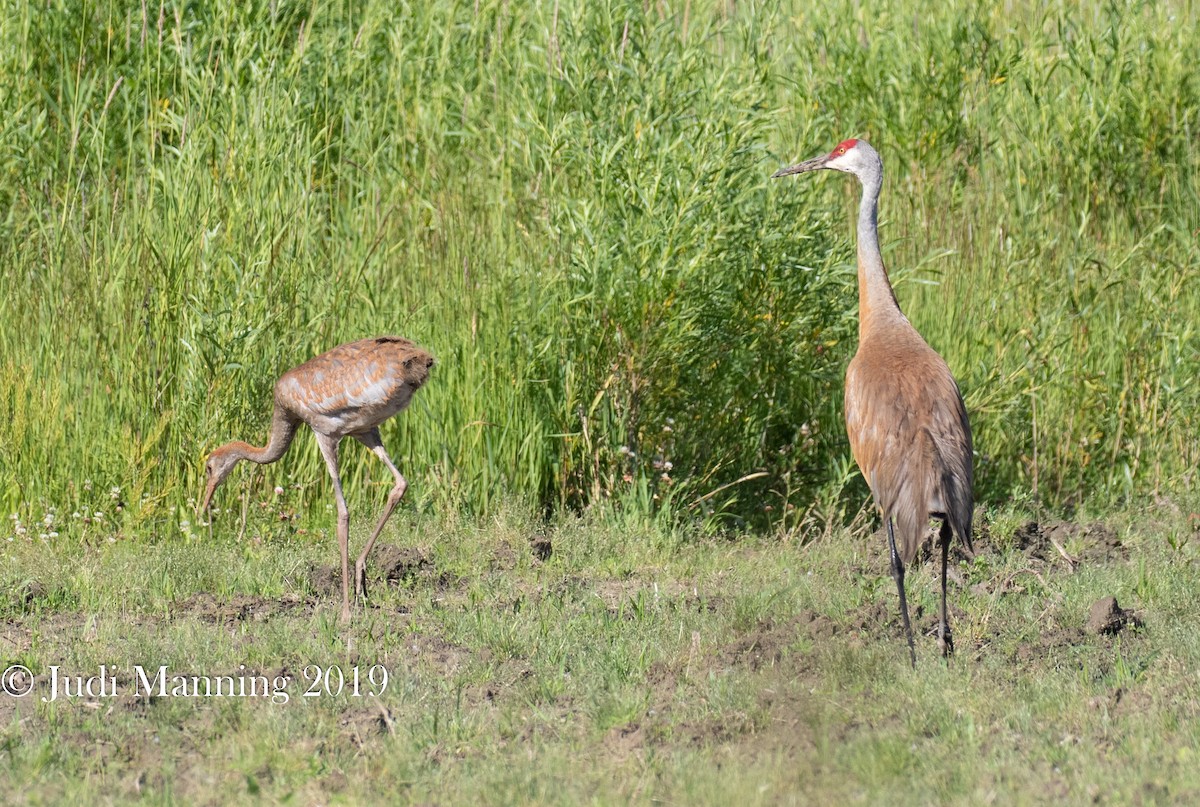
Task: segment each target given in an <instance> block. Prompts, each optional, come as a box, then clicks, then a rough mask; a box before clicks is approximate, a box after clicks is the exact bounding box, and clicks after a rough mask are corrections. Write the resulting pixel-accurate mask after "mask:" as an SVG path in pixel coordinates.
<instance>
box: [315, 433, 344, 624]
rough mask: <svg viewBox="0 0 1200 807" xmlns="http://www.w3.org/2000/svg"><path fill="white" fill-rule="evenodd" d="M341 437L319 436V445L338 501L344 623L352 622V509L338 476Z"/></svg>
mask: <svg viewBox="0 0 1200 807" xmlns="http://www.w3.org/2000/svg"><path fill="white" fill-rule="evenodd" d="M340 442H341V438H340V437H330V436H328V435H325V434H318V435H317V445H319V446H320V447H321V456H323V457H324V458H325V465H326V467H327V468H329V476H330V478H331V479H333V496H334V498H335V499H336V500H337V514H338V520H337V538H338V548H339V549H341V550H342V621H343V622H349V621H350V508H348V507H347V506H346V497H345V496H343V495H342V479H341V477H340V476H339V475H338V443H340Z"/></svg>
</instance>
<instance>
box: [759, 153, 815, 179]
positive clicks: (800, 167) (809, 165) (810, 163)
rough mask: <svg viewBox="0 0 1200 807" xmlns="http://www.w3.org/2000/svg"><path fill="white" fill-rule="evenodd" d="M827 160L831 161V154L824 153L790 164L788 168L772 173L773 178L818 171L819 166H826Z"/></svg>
mask: <svg viewBox="0 0 1200 807" xmlns="http://www.w3.org/2000/svg"><path fill="white" fill-rule="evenodd" d="M827 162H829V155H828V154H822V155H821V156H820V157H813V158H812V159H811V160H805V161H804V162H802V163H796V164H795V165H789V166H788V167H787V168H780V169H779V170H778V171H776V172H775V173H774V174H771V178H772V179H774V178H775V177H786V176H789V175H791V174H803V173H804V172H805V171H816V170H817V169H818V168H824V167H825V163H827Z"/></svg>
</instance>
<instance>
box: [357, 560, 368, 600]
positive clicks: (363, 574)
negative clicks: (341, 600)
mask: <svg viewBox="0 0 1200 807" xmlns="http://www.w3.org/2000/svg"><path fill="white" fill-rule="evenodd" d="M354 595H355V596H356V597H358V598H360V599H364V600H365V599H366V598H367V564H366V563H364V562H363V561H361V560H360V561H359V562H358V563H356V564H354Z"/></svg>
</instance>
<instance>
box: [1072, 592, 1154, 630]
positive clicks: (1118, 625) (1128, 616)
mask: <svg viewBox="0 0 1200 807" xmlns="http://www.w3.org/2000/svg"><path fill="white" fill-rule="evenodd" d="M1142 625H1143V623H1142V620H1141V617H1139V616H1138V615H1137V614H1135V613H1134V612H1133V611H1130V610H1127V609H1125V608H1122V607H1121V606H1120V605H1118V604H1117V598H1116V597H1101V598H1100V599H1098V600H1096V601H1095V602H1094V603H1092V607H1091V610H1090V612H1089V613H1088V618H1087V623H1086V624H1085V625H1084V630H1086V631H1087V632H1088V633H1090V634H1092V635H1093V636H1099V635H1101V634H1106V635H1109V636H1115V635H1116V634H1118V633H1120V632H1121V631H1122V630H1124V629H1125V628H1127V627H1133V628H1140V627H1142Z"/></svg>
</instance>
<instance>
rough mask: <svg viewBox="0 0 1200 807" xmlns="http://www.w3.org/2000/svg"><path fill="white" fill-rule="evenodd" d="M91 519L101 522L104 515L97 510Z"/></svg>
mask: <svg viewBox="0 0 1200 807" xmlns="http://www.w3.org/2000/svg"><path fill="white" fill-rule="evenodd" d="M92 518H94V519H96V520H97V521H103V520H104V514H103V513H101V512H100V511H99V510H97V511H95V512H94V513H92Z"/></svg>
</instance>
